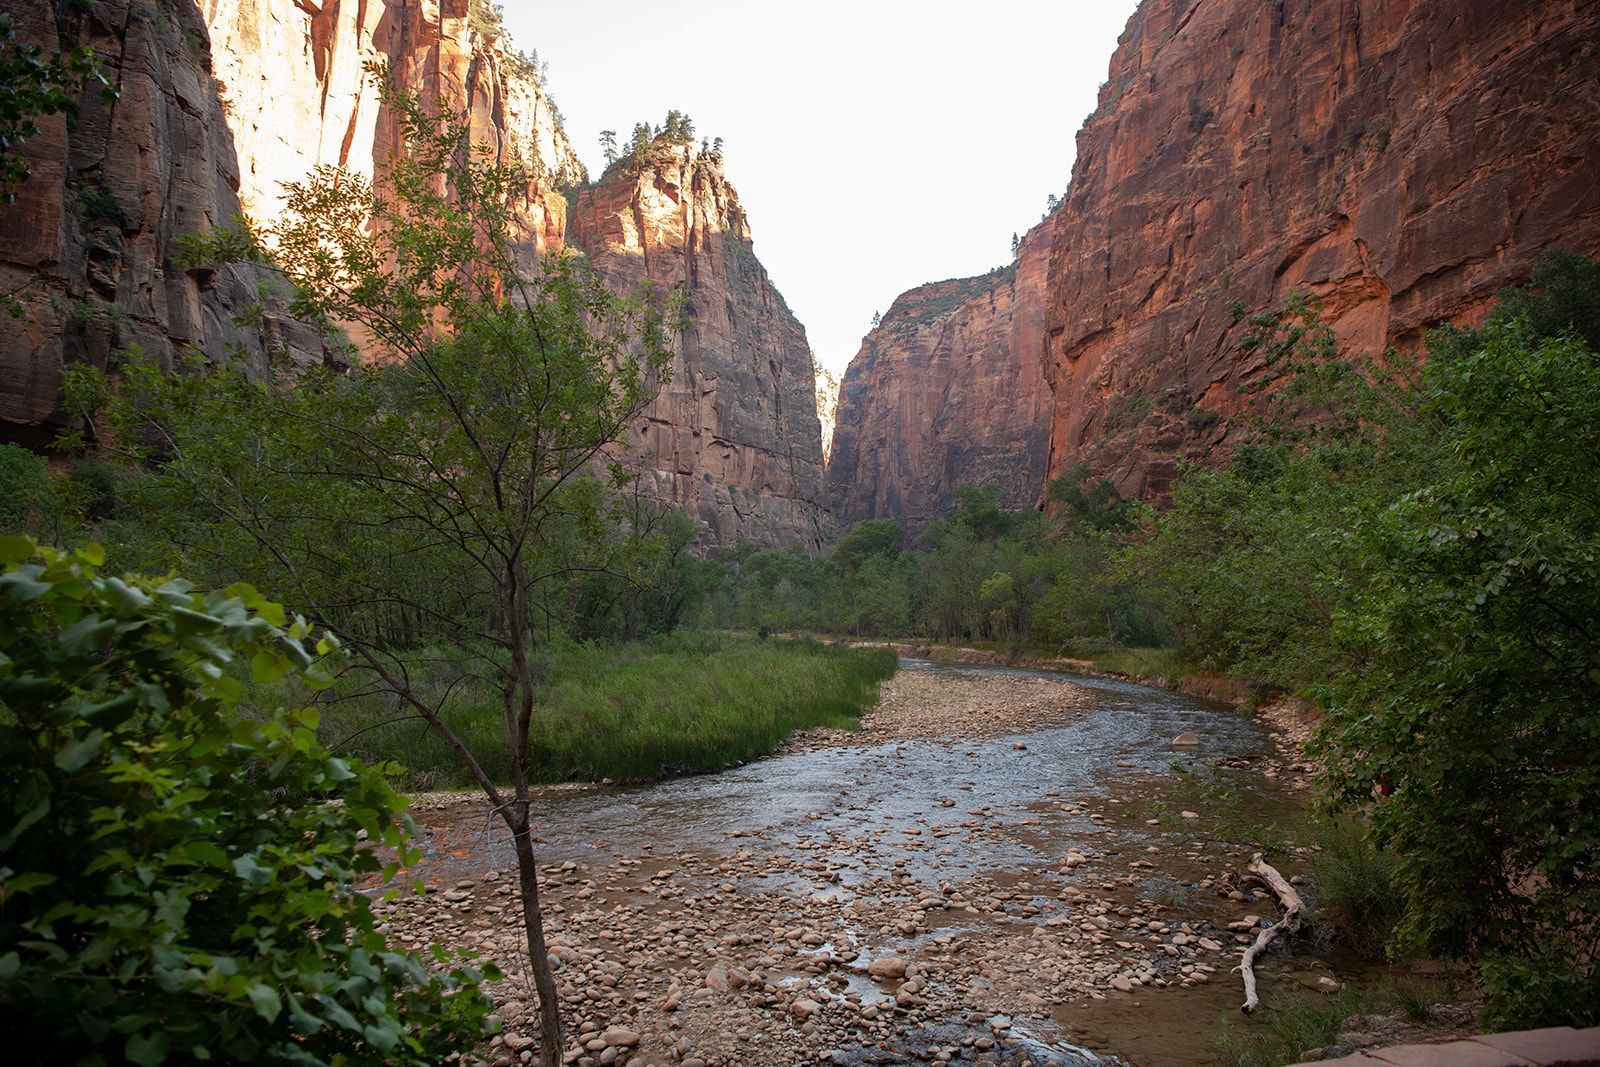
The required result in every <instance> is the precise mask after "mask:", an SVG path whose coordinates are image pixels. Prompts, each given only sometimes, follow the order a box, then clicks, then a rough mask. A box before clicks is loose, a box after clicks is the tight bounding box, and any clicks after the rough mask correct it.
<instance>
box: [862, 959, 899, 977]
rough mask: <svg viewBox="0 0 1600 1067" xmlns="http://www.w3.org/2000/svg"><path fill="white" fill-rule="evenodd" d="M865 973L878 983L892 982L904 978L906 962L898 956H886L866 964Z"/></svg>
mask: <svg viewBox="0 0 1600 1067" xmlns="http://www.w3.org/2000/svg"><path fill="white" fill-rule="evenodd" d="M867 973H868V974H869V975H871V976H872V977H873V978H876V979H877V980H878V981H880V982H892V981H895V980H896V979H899V978H904V977H905V976H906V961H905V960H903V959H901V958H900V957H899V956H886V957H884V958H883V959H881V960H873V961H872V962H871V963H869V964H867Z"/></svg>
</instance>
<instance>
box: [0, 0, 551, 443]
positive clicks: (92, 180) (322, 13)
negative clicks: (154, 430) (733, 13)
mask: <svg viewBox="0 0 1600 1067" xmlns="http://www.w3.org/2000/svg"><path fill="white" fill-rule="evenodd" d="M467 4H468V0H296V2H292V3H291V2H289V0H206V6H205V8H204V10H202V9H201V8H199V7H197V6H196V5H195V3H194V2H193V0H153V2H151V3H135V2H133V0H58V2H55V3H42V2H40V0H0V6H3V8H4V10H6V11H7V12H8V13H10V14H11V15H12V16H13V17H14V18H15V19H16V20H17V22H18V26H19V29H20V32H21V36H22V38H23V39H24V40H27V41H31V42H33V43H36V44H39V45H41V46H43V47H46V48H58V47H65V46H68V45H70V44H71V43H73V42H82V43H85V44H88V45H91V46H93V48H94V49H95V52H96V54H97V55H98V56H100V58H101V61H102V64H103V66H104V69H105V71H106V74H107V76H108V77H109V78H110V80H111V81H112V82H113V83H115V84H117V85H118V86H120V90H121V93H120V96H119V97H118V99H117V100H116V102H115V103H114V104H112V105H110V106H107V105H106V104H104V103H103V102H102V101H101V100H100V98H99V96H98V94H96V93H94V92H86V93H85V94H84V95H83V97H82V99H81V100H80V101H79V103H78V105H77V108H76V112H75V114H74V115H73V116H72V118H71V119H70V120H69V119H67V118H66V117H63V116H57V117H54V118H52V119H49V120H45V121H44V122H43V123H42V124H41V125H42V132H41V134H40V135H39V136H38V137H36V138H34V139H32V140H31V141H29V142H28V143H27V145H26V151H27V154H28V156H29V158H30V159H31V160H32V167H33V175H32V177H31V179H30V180H29V181H28V183H27V184H26V185H25V187H23V188H22V189H21V190H19V191H18V199H17V203H16V204H14V205H12V206H11V207H9V208H6V209H5V210H4V211H0V288H3V289H4V290H6V291H11V292H15V293H16V294H17V295H18V298H19V299H20V300H21V302H22V303H23V305H24V308H25V314H24V316H23V317H22V318H21V319H12V318H10V317H9V316H6V317H0V438H13V439H19V440H23V441H27V442H29V443H33V444H44V443H47V442H48V440H49V439H50V437H51V436H53V433H54V429H55V424H56V423H57V422H58V421H59V419H60V418H61V416H60V414H59V412H58V411H57V403H58V398H59V392H60V384H61V379H62V373H63V369H64V367H65V366H66V365H67V364H70V363H75V362H87V363H91V364H94V365H96V366H98V367H101V368H106V367H108V366H111V365H114V362H115V360H116V359H117V358H119V353H121V352H124V351H125V350H127V349H128V348H129V347H131V346H134V345H137V346H140V347H142V348H143V349H145V350H146V351H147V352H149V353H151V354H153V355H154V356H156V357H157V358H159V359H161V360H162V361H163V362H164V363H165V364H166V365H168V366H170V365H171V364H172V362H173V360H174V358H175V355H176V354H177V353H179V352H181V351H184V350H190V351H198V352H202V353H204V354H206V355H207V356H210V357H218V356H221V355H222V354H223V353H225V352H230V351H231V352H242V353H243V354H244V355H245V357H246V358H247V359H249V360H251V361H252V362H254V363H256V364H258V365H264V364H265V363H267V362H268V361H271V360H280V361H287V362H289V363H294V364H304V363H307V362H314V361H318V360H321V359H323V358H324V357H325V355H326V353H325V350H324V347H323V345H322V342H321V340H320V339H319V338H318V337H317V335H316V334H315V333H314V332H313V331H311V330H310V329H308V328H307V327H305V326H304V325H303V324H300V323H297V322H295V321H294V320H292V319H289V318H288V317H287V316H284V315H281V314H276V313H273V312H272V311H271V310H270V309H271V307H272V306H273V303H274V300H273V299H272V298H271V297H270V289H269V290H268V292H269V298H268V299H267V300H266V304H267V306H268V309H269V310H268V313H267V314H266V315H265V316H264V318H262V319H261V320H260V321H259V323H258V322H254V321H252V322H250V323H248V324H243V325H241V324H240V323H236V322H235V321H234V319H235V316H237V315H238V314H239V312H240V311H241V310H242V309H244V308H246V307H247V306H249V305H252V304H255V303H256V302H257V301H258V300H261V299H262V289H261V285H262V283H263V282H264V279H263V278H262V277H261V276H260V274H259V272H257V271H255V270H253V269H252V268H248V267H224V268H222V269H221V270H220V271H209V270H199V269H195V270H189V271H185V270H184V269H182V268H180V267H178V266H177V265H176V264H175V262H174V260H175V259H176V257H177V253H178V242H179V240H180V238H181V237H182V236H183V235H185V234H189V233H194V232H197V231H199V230H203V229H206V228H208V227H211V226H214V225H218V224H222V223H226V222H228V221H229V220H231V219H232V218H234V217H235V216H237V215H239V214H240V213H241V211H242V212H244V213H245V214H247V215H249V216H252V217H254V218H257V219H265V218H270V217H271V216H272V214H273V213H274V212H275V211H276V210H277V208H278V206H279V204H280V202H281V200H280V197H281V189H282V183H283V182H285V181H289V180H294V179H299V178H303V177H304V176H305V174H306V173H307V171H309V170H310V168H311V167H312V166H313V165H315V164H319V163H333V164H340V165H344V166H349V167H351V168H353V169H356V170H360V171H363V172H365V173H368V174H370V173H371V172H372V168H373V161H374V160H375V159H381V158H384V157H385V156H386V155H387V153H388V151H389V146H390V145H391V144H392V143H393V141H394V138H395V131H394V129H393V127H392V123H391V122H390V121H389V119H388V116H386V115H385V114H383V113H382V109H381V108H380V107H379V106H378V104H377V102H376V100H375V98H374V93H373V90H372V86H371V85H370V83H369V82H367V81H366V80H365V76H364V74H363V65H364V64H365V63H367V62H369V61H381V62H386V63H388V64H390V65H391V67H392V68H393V69H394V70H396V71H397V72H399V73H401V75H402V76H403V77H405V78H406V79H407V83H408V84H410V85H411V86H413V87H414V88H416V89H417V90H418V91H419V92H420V93H421V94H422V95H423V97H424V98H431V97H442V98H444V99H447V100H452V101H457V102H461V103H464V104H466V105H467V106H468V108H469V110H470V113H471V116H472V123H473V134H474V138H475V139H476V140H477V141H478V143H480V144H485V145H488V146H489V147H491V148H492V149H493V150H494V151H496V152H499V153H502V154H515V155H516V156H518V157H519V158H521V159H522V160H523V161H524V162H526V163H528V164H529V165H530V169H531V170H532V172H533V173H534V174H535V175H537V177H536V180H535V181H534V182H533V183H532V184H531V185H530V187H529V188H528V190H527V193H526V198H525V201H524V203H523V204H522V205H521V214H522V216H523V219H524V220H525V233H526V241H525V247H526V248H527V250H528V255H529V256H530V258H531V257H534V256H536V255H537V254H538V253H540V252H542V251H544V250H546V249H547V248H550V247H552V246H555V245H558V244H559V241H560V237H561V232H562V228H563V226H564V224H565V220H564V215H565V208H566V203H565V200H564V198H563V197H562V196H561V195H560V194H559V193H558V192H556V191H555V190H556V176H557V175H558V174H561V173H566V174H568V175H574V174H575V175H579V176H581V174H582V166H581V164H579V163H578V162H577V159H576V157H575V156H574V155H573V154H572V150H571V148H570V147H569V146H568V145H567V143H566V138H565V135H564V134H562V133H561V130H560V127H559V124H557V123H556V122H555V120H554V118H553V116H552V115H551V111H550V107H549V104H548V101H546V100H545V98H544V96H543V94H542V93H541V92H540V90H539V88H538V86H537V85H536V84H534V83H533V82H532V81H531V80H530V79H528V78H526V77H523V76H521V75H519V74H517V73H516V72H515V71H514V70H512V69H511V65H510V64H508V62H507V60H506V54H505V53H504V52H503V51H502V50H501V49H500V48H499V46H498V45H497V44H496V43H495V42H490V41H484V40H482V39H480V38H479V37H478V35H477V34H476V33H475V32H474V31H473V30H472V29H471V27H470V26H469V24H468V20H467V17H466V16H467Z"/></svg>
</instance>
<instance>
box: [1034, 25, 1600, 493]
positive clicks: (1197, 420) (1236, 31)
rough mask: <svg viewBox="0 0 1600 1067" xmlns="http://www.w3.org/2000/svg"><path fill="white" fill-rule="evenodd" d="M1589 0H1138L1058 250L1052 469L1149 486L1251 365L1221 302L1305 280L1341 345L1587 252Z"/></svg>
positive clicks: (1272, 297) (1375, 339)
mask: <svg viewBox="0 0 1600 1067" xmlns="http://www.w3.org/2000/svg"><path fill="white" fill-rule="evenodd" d="M1597 75H1600V3H1597V2H1596V0H1545V2H1541V3H1531V4H1530V3H1523V2H1521V0H1436V2H1430V3H1406V2H1401V0H1328V2H1326V3H1323V2H1320V0H1319V2H1316V3H1306V2H1303V0H1269V2H1262V0H1145V3H1143V4H1142V5H1141V6H1140V8H1139V10H1138V12H1137V13H1136V14H1135V15H1134V17H1133V19H1132V20H1131V22H1130V23H1129V26H1128V29H1127V31H1126V32H1125V33H1124V34H1123V36H1122V39H1121V41H1120V43H1119V45H1118V47H1117V50H1116V54H1115V55H1114V56H1113V58H1112V61H1111V77H1110V80H1109V81H1108V82H1107V83H1106V85H1105V86H1104V87H1103V88H1102V90H1101V97H1100V107H1099V109H1098V110H1097V111H1096V113H1095V114H1094V115H1093V116H1091V117H1090V119H1089V121H1088V122H1087V123H1086V124H1085V126H1084V128H1083V130H1082V131H1081V132H1080V133H1079V135H1078V154H1077V160H1076V163H1075V164H1074V167H1073V173H1072V183H1071V186H1070V188H1069V191H1068V197H1067V200H1066V202H1065V203H1064V204H1063V206H1062V208H1061V210H1060V212H1059V213H1058V215H1059V218H1058V222H1057V228H1056V239H1055V244H1054V248H1053V251H1052V255H1051V261H1050V301H1049V313H1048V329H1049V348H1048V360H1047V366H1048V371H1049V375H1050V378H1051V380H1052V382H1053V385H1054V389H1055V397H1054V403H1055V413H1054V417H1053V419H1052V431H1051V450H1050V472H1051V473H1052V474H1057V473H1060V472H1061V471H1063V470H1065V469H1067V468H1069V467H1071V466H1073V465H1075V464H1077V463H1080V462H1086V463H1088V464H1089V465H1090V466H1091V467H1092V468H1093V469H1094V470H1095V471H1096V472H1098V473H1100V474H1104V475H1107V476H1109V477H1111V478H1112V479H1113V480H1114V481H1115V483H1116V484H1117V486H1118V488H1119V489H1120V490H1121V491H1122V493H1123V494H1124V495H1128V496H1147V495H1156V496H1159V495H1161V494H1162V493H1164V492H1165V490H1166V489H1167V487H1168V485H1169V484H1170V481H1171V479H1172V477H1173V475H1174V473H1175V471H1176V469H1177V467H1178V466H1179V464H1180V463H1181V462H1182V461H1184V460H1205V459H1207V458H1211V459H1219V458H1221V457H1223V456H1225V455H1226V454H1227V453H1228V451H1229V450H1230V448H1231V441H1230V440H1229V436H1230V432H1231V431H1230V428H1229V424H1228V423H1227V422H1226V421H1225V420H1219V419H1218V418H1217V414H1218V413H1221V414H1226V413H1229V412H1231V411H1234V410H1236V409H1237V408H1238V407H1239V406H1240V400H1239V395H1238V388H1239V386H1240V385H1241V384H1243V383H1245V382H1247V381H1249V380H1251V379H1252V378H1254V377H1256V376H1258V375H1260V374H1261V373H1262V372H1263V370H1264V368H1263V367H1261V366H1260V364H1259V362H1258V361H1256V360H1254V359H1252V358H1251V357H1250V356H1249V355H1248V354H1245V353H1241V352H1239V351H1238V349H1237V347H1236V345H1235V342H1236V340H1237V338H1238V334H1239V330H1240V327H1239V326H1238V325H1237V324H1236V323H1235V322H1234V316H1233V315H1232V314H1231V313H1230V311H1229V306H1228V305H1229V303H1230V301H1234V300H1238V301H1240V302H1242V303H1243V304H1244V305H1245V306H1246V307H1248V308H1250V309H1252V310H1257V309H1262V308H1266V307H1270V306H1272V305H1274V304H1275V303H1276V302H1277V301H1278V300H1279V299H1280V298H1281V297H1282V296H1283V294H1285V293H1286V292H1288V291H1290V290H1300V291H1304V292H1309V293H1313V294H1316V295H1317V296H1318V297H1319V298H1320V299H1321V302H1322V305H1323V308H1324V312H1325V315H1326V317H1327V318H1328V319H1329V320H1330V321H1331V322H1332V324H1333V326H1334V328H1335V329H1336V331H1337V332H1338V334H1339V336H1340V338H1341V340H1342V341H1343V342H1344V343H1345V344H1346V346H1347V347H1348V348H1349V349H1350V350H1351V351H1354V352H1366V353H1376V352H1379V351H1381V350H1382V349H1383V348H1384V347H1385V346H1386V345H1391V344H1392V345H1399V346H1414V345H1415V344H1417V342H1418V341H1419V340H1420V337H1421V333H1422V331H1423V330H1424V329H1426V328H1427V327H1429V326H1432V325H1435V324H1437V323H1439V322H1440V321H1443V320H1450V321H1457V322H1470V321H1474V320H1475V319H1477V318H1478V317H1480V316H1481V315H1482V314H1483V313H1484V311H1485V310H1487V308H1488V307H1489V306H1490V305H1491V304H1492V303H1493V301H1494V294H1495V293H1496V291H1497V290H1498V289H1499V288H1501V287H1503V286H1506V285H1509V284H1515V283H1519V282H1523V281H1525V280H1526V279H1527V276H1528V274H1529V272H1530V270H1531V268H1532V266H1533V264H1534V262H1535V261H1536V260H1537V259H1538V258H1539V257H1540V255H1541V254H1543V253H1544V252H1545V251H1547V250H1549V249H1552V248H1567V249H1571V250H1574V251H1581V252H1587V253H1594V252H1597V251H1600V119H1597V117H1596V116H1597V115H1600V77H1597Z"/></svg>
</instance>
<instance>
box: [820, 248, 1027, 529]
mask: <svg viewBox="0 0 1600 1067" xmlns="http://www.w3.org/2000/svg"><path fill="white" fill-rule="evenodd" d="M1052 231H1053V221H1051V220H1047V221H1046V222H1044V223H1041V224H1040V225H1038V226H1036V227H1035V228H1034V229H1033V230H1032V231H1031V232H1030V233H1029V234H1028V235H1027V237H1026V238H1024V239H1023V241H1022V243H1021V245H1020V246H1019V248H1018V252H1017V257H1016V260H1015V262H1013V263H1012V264H1010V265H1008V266H1006V267H1004V268H1002V269H1001V270H998V271H996V272H994V273H991V274H986V275H983V276H980V277H977V278H959V279H953V280H951V281H943V282H934V283H933V284H931V285H924V286H920V287H918V288H916V289H912V290H910V291H909V292H906V293H902V294H901V295H900V296H899V297H898V298H897V299H896V300H895V302H894V304H893V305H892V306H891V307H890V308H889V312H888V314H886V315H884V317H883V320H882V322H880V323H879V325H877V326H876V327H874V328H873V329H872V331H871V332H870V333H869V334H867V336H866V337H865V338H864V339H863V340H862V342H861V351H860V352H858V353H857V354H856V357H855V358H854V359H853V360H851V362H850V367H849V369H848V370H847V371H845V376H844V382H843V384H842V385H841V386H840V391H839V409H838V416H837V423H836V425H835V429H834V439H833V453H832V455H831V457H830V458H829V463H828V487H829V494H830V501H831V503H832V506H833V510H834V514H835V515H836V516H837V518H838V520H839V522H840V524H841V526H844V527H848V526H849V525H850V524H852V523H855V522H859V521H861V520H863V519H872V518H893V519H896V520H898V521H899V522H900V523H901V525H902V526H904V527H905V528H906V529H907V530H909V531H912V532H914V531H916V530H919V529H920V528H921V527H922V526H924V525H925V524H926V523H927V522H928V521H929V520H930V519H933V518H936V517H937V516H938V515H939V514H940V512H941V511H943V510H944V509H945V508H946V507H947V506H948V505H949V503H950V501H951V493H952V490H954V489H955V487H956V486H958V485H963V484H973V485H978V484H982V485H993V486H996V487H997V488H998V489H999V490H1000V502H1001V504H1002V506H1004V507H1012V508H1022V507H1031V506H1032V505H1033V504H1034V503H1035V502H1036V501H1037V499H1038V497H1039V493H1040V489H1041V487H1042V485H1043V480H1044V471H1045V460H1046V458H1047V454H1048V446H1049V437H1050V416H1051V404H1050V390H1049V386H1048V385H1047V383H1046V382H1045V377H1044V312H1045V306H1044V305H1045V296H1046V284H1045V282H1046V271H1047V267H1048V265H1049V260H1050V239H1051V234H1052Z"/></svg>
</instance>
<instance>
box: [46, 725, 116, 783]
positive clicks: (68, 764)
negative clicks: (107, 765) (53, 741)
mask: <svg viewBox="0 0 1600 1067" xmlns="http://www.w3.org/2000/svg"><path fill="white" fill-rule="evenodd" d="M105 741H106V735H105V731H104V730H90V731H89V732H88V733H87V734H85V735H83V736H82V737H80V738H78V739H77V740H76V741H72V742H70V743H68V744H66V745H63V746H62V747H61V748H60V749H59V750H58V751H57V752H56V759H55V763H56V766H57V767H59V768H61V769H62V770H64V771H66V772H67V773H68V774H71V773H72V772H73V771H76V770H79V769H80V768H82V767H83V765H84V764H86V763H88V762H89V761H90V760H92V759H94V757H95V754H96V753H97V752H99V751H100V747H101V746H102V745H104V744H105Z"/></svg>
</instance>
